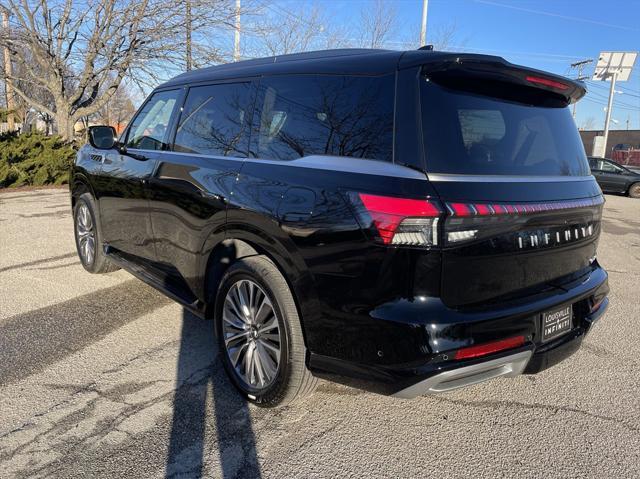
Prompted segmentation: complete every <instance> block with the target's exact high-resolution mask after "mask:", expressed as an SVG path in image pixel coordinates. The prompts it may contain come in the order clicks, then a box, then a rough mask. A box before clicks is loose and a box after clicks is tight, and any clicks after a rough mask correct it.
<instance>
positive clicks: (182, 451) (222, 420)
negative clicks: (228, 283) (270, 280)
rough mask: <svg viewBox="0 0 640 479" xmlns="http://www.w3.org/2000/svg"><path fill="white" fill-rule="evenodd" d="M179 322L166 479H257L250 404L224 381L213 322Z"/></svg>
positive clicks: (186, 314)
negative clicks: (208, 478) (235, 478)
mask: <svg viewBox="0 0 640 479" xmlns="http://www.w3.org/2000/svg"><path fill="white" fill-rule="evenodd" d="M182 319H183V321H182V333H181V338H180V352H179V355H178V368H177V378H176V390H175V395H174V401H173V419H172V423H171V432H170V439H169V449H168V454H167V463H166V469H165V477H167V478H169V477H201V476H203V475H206V476H215V477H219V476H221V477H224V478H231V477H243V478H259V477H261V473H260V466H259V463H258V455H257V451H256V439H255V435H254V431H253V426H252V422H251V415H250V412H249V405H248V403H247V400H246V399H245V398H244V397H242V396H241V395H240V394H239V393H238V392H237V390H236V389H235V388H234V387H233V385H232V384H231V382H230V381H229V379H228V378H227V376H226V373H225V371H224V368H223V365H222V361H221V360H220V358H219V354H221V353H220V351H219V348H218V345H217V341H216V338H215V333H214V323H213V321H204V320H202V319H200V318H197V317H196V316H194V315H193V314H191V313H190V312H188V311H186V310H184V312H183V318H182ZM210 448H216V449H217V457H216V451H215V450H213V449H210ZM216 462H217V463H218V464H216Z"/></svg>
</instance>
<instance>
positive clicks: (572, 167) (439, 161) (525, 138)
mask: <svg viewBox="0 0 640 479" xmlns="http://www.w3.org/2000/svg"><path fill="white" fill-rule="evenodd" d="M421 104H422V105H421V107H422V120H423V121H422V124H423V134H424V140H425V150H426V161H427V164H426V167H427V170H428V171H429V172H432V173H449V174H472V175H517V176H584V175H589V174H590V172H589V165H588V163H587V159H586V156H585V152H584V147H583V146H582V142H581V141H580V137H579V134H578V131H577V128H576V126H575V123H574V121H573V118H572V117H571V113H570V112H569V110H568V108H566V107H546V106H545V107H542V106H534V105H528V104H525V103H518V102H514V101H507V100H503V99H499V98H493V97H489V96H484V95H481V94H474V93H470V92H467V91H459V90H455V89H451V88H447V87H445V86H442V85H438V84H437V83H435V82H430V81H427V80H426V79H423V80H422V81H421Z"/></svg>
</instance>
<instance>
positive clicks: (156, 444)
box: [0, 189, 640, 478]
mask: <svg viewBox="0 0 640 479" xmlns="http://www.w3.org/2000/svg"><path fill="white" fill-rule="evenodd" d="M606 198H607V202H606V205H605V212H604V220H603V229H604V232H603V234H602V236H601V239H600V246H599V253H598V257H599V260H600V262H601V263H602V264H603V265H604V266H605V267H606V268H607V269H608V271H609V274H610V276H609V281H610V286H611V295H610V298H611V306H610V310H609V312H608V313H607V315H606V316H605V318H604V319H603V320H602V321H601V322H600V324H598V325H597V327H596V328H595V329H594V331H593V332H592V333H591V334H590V335H589V336H588V337H587V339H586V342H585V344H584V345H583V347H582V349H581V350H580V351H579V352H578V353H576V354H575V355H574V356H573V357H571V358H570V359H568V360H567V361H565V362H563V363H561V364H559V365H558V366H556V367H554V368H552V369H550V370H547V371H545V372H543V373H541V374H539V375H536V376H520V377H517V378H512V379H496V380H493V381H490V382H488V383H485V384H481V385H477V386H473V387H471V388H467V389H463V390H458V391H455V392H451V393H446V394H442V395H438V396H428V397H422V398H416V399H413V400H398V399H392V398H388V397H384V396H378V395H375V394H369V393H365V392H361V391H358V390H355V389H350V388H347V387H344V386H340V385H336V384H331V383H326V382H323V383H321V386H320V388H319V390H318V391H317V393H316V394H315V395H314V396H312V397H310V398H309V399H306V400H304V401H303V402H300V403H298V404H295V405H293V406H290V407H287V408H281V409H275V410H266V409H261V408H257V407H254V406H250V405H248V404H247V403H246V402H245V401H244V400H243V399H242V398H241V397H240V396H239V395H238V394H237V393H236V392H235V391H234V389H233V388H232V387H231V385H230V384H229V382H228V381H227V379H226V376H225V374H224V371H223V370H222V364H221V362H220V360H219V359H218V352H217V350H216V347H215V344H214V341H213V331H212V324H211V322H206V321H202V320H199V319H197V318H195V317H194V316H192V315H191V314H189V313H188V312H186V311H185V310H183V308H181V307H180V306H179V305H177V304H176V303H174V302H172V301H171V300H169V299H167V298H166V297H164V296H163V295H161V294H160V293H158V292H156V291H155V290H153V289H152V288H150V287H149V286H147V285H145V284H143V283H142V282H140V281H138V280H136V279H134V278H133V277H132V276H131V275H129V274H128V273H126V272H124V271H118V272H115V273H110V274H107V275H100V276H98V275H90V274H89V273H87V272H85V271H84V269H83V268H82V266H81V265H80V263H79V261H78V259H77V257H76V253H75V246H74V241H73V230H72V218H71V212H70V202H69V195H68V192H67V191H66V190H59V189H48V190H37V191H24V190H15V191H5V192H2V193H0V478H23V477H56V478H67V477H78V478H80V477H81V478H87V477H109V478H146V477H172V478H173V477H175V478H188V477H199V476H206V477H224V478H236V477H237V478H245V477H246V478H249V477H265V478H271V477H274V478H279V477H282V478H285V477H286V478H290V477H299V478H325V477H326V478H328V477H358V478H361V477H376V478H380V477H411V478H413V477H416V478H417V477H439V478H447V477H452V478H453V477H467V476H468V477H474V478H484V477H486V478H495V477H545V478H550V477H559V478H560V477H562V478H566V477H618V478H632V477H640V346H639V345H640V299H639V298H640V200H633V199H629V198H624V197H619V196H609V195H608V196H607V197H606Z"/></svg>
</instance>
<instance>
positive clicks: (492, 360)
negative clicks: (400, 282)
mask: <svg viewBox="0 0 640 479" xmlns="http://www.w3.org/2000/svg"><path fill="white" fill-rule="evenodd" d="M608 291H609V288H608V284H607V274H606V272H605V271H604V270H603V269H602V268H600V267H599V266H597V264H595V265H594V267H593V268H592V270H591V271H590V272H589V273H588V274H587V275H585V276H583V277H581V278H577V279H576V281H574V283H572V284H571V285H564V286H563V287H561V288H557V291H554V292H553V294H550V295H543V296H541V297H537V298H536V299H535V300H532V301H528V302H526V303H522V304H511V305H507V306H505V307H502V308H500V309H493V310H482V311H471V312H461V311H454V310H449V309H448V308H446V307H445V306H443V305H442V303H439V302H437V301H435V300H434V301H426V302H422V303H420V302H417V303H419V304H416V303H415V302H414V303H411V304H408V303H407V302H398V303H395V306H397V308H398V310H399V311H398V310H396V309H395V308H393V309H392V308H391V307H390V306H389V305H385V307H384V308H383V310H384V311H385V313H387V317H386V318H384V317H379V318H378V319H379V320H380V321H398V319H397V318H398V315H399V314H402V315H403V316H402V317H403V318H405V319H408V320H409V321H410V325H411V327H409V328H407V327H406V326H407V325H406V321H404V322H402V325H403V328H402V331H404V332H405V335H409V334H413V335H415V336H406V337H405V341H406V342H405V344H416V343H417V342H418V341H422V344H421V349H422V350H424V354H423V355H422V356H421V357H418V358H416V359H415V361H411V362H410V363H406V362H405V363H403V364H383V361H384V352H385V351H384V349H381V350H380V351H381V352H382V353H383V354H382V356H381V358H380V359H381V361H380V363H381V364H371V363H369V364H363V363H357V362H352V361H345V360H343V359H336V358H330V357H326V356H318V355H314V354H311V356H310V358H309V368H310V369H311V371H312V372H313V373H314V375H316V376H319V377H322V378H325V379H329V380H332V381H336V382H339V383H342V384H347V385H350V386H354V387H358V388H360V389H365V390H368V391H372V392H377V393H381V394H386V395H394V396H397V397H403V398H410V397H415V396H420V395H423V394H427V393H438V392H444V391H449V390H452V389H457V388H460V387H464V386H469V385H472V384H476V383H479V382H483V381H486V380H489V379H493V378H495V377H501V376H505V377H510V376H515V375H518V374H521V373H524V374H535V373H538V372H540V371H543V370H544V369H547V368H549V367H551V366H553V365H555V364H557V363H559V362H560V361H562V360H564V359H566V358H568V357H569V356H571V355H572V354H573V353H574V352H576V351H577V350H578V349H579V348H580V345H581V343H582V340H583V339H584V337H585V336H586V334H587V333H588V332H589V331H590V330H591V328H592V327H593V325H594V324H595V323H596V322H597V321H598V320H599V319H600V318H601V317H602V316H603V315H604V313H605V312H606V310H607V307H608V304H609V300H608V299H607V298H606V295H607V293H608ZM593 298H604V299H603V300H602V302H601V304H600V307H599V308H598V309H597V310H596V311H594V312H591V311H590V305H591V304H592V302H593ZM432 299H433V298H432ZM564 304H572V305H573V310H574V317H573V324H572V329H571V330H570V331H569V332H567V333H565V334H563V335H562V336H560V337H558V338H556V339H553V340H551V341H549V342H546V343H542V342H541V340H540V337H541V331H540V327H541V326H540V315H541V314H542V312H544V311H548V310H549V309H552V308H555V307H557V306H559V305H564ZM379 316H382V315H379ZM517 335H522V336H525V338H526V342H525V344H524V345H523V346H522V347H519V348H516V349H511V350H508V351H501V352H499V353H495V354H492V355H488V356H485V357H481V358H475V359H467V360H455V359H452V358H453V356H454V353H455V351H456V350H457V349H461V348H464V347H468V346H471V345H474V344H481V343H484V342H490V341H495V340H499V339H504V338H509V337H513V336H517ZM394 339H395V340H396V341H397V339H398V338H394ZM397 346H398V345H397V344H389V345H387V350H392V349H393V347H397ZM379 347H381V348H384V346H379Z"/></svg>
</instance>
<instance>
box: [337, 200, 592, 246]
mask: <svg viewBox="0 0 640 479" xmlns="http://www.w3.org/2000/svg"><path fill="white" fill-rule="evenodd" d="M348 196H349V198H350V200H351V204H352V205H353V206H354V209H355V212H356V214H357V217H358V220H359V222H360V225H361V226H362V228H363V229H365V230H368V231H370V232H371V233H372V235H373V237H374V239H375V240H376V241H378V242H380V243H382V244H385V245H398V246H422V247H433V246H442V247H444V248H447V247H457V246H458V245H468V244H472V243H477V242H482V241H484V242H486V241H490V242H491V244H490V245H489V246H491V250H492V251H493V250H501V251H503V252H505V253H506V252H509V251H521V250H527V249H532V248H533V249H539V248H546V247H554V246H562V245H565V244H567V243H572V242H575V241H579V240H582V239H586V238H590V237H592V236H595V235H597V234H598V231H599V230H598V228H599V223H600V215H601V211H602V204H603V203H604V199H603V198H602V196H596V197H593V198H586V199H579V200H570V201H554V202H545V203H508V204H507V203H500V204H498V203H476V202H447V203H444V206H443V207H442V206H440V205H441V203H439V202H438V201H437V200H434V199H431V198H426V199H416V198H398V197H393V196H382V195H374V194H369V193H349V194H348ZM568 214H570V216H568ZM441 225H442V228H441V229H442V230H443V231H441V232H439V231H438V228H439V227H440V226H441ZM438 238H441V239H440V240H439V239H438ZM440 243H442V244H440Z"/></svg>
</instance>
